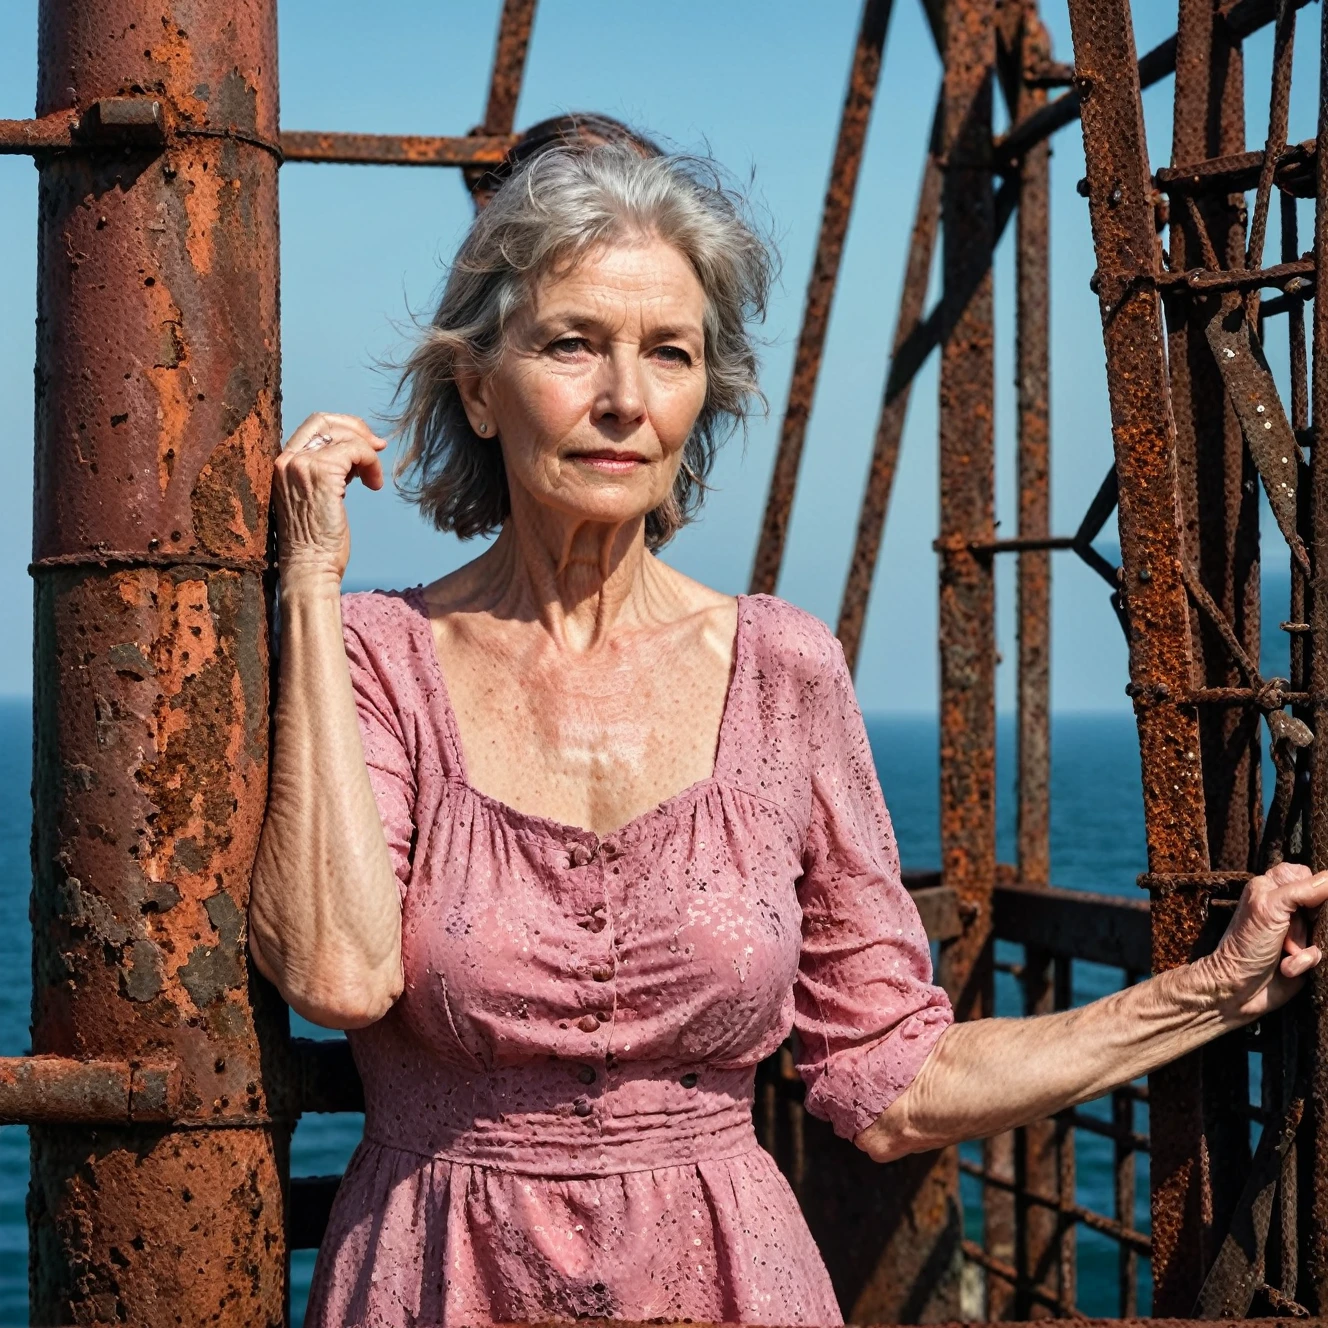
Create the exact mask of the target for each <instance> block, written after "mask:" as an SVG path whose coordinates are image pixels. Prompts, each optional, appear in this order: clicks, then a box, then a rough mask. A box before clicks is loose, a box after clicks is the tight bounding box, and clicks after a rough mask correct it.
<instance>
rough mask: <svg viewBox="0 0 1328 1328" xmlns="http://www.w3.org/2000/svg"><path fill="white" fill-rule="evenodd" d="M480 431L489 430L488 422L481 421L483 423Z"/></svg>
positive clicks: (485, 431) (486, 431)
mask: <svg viewBox="0 0 1328 1328" xmlns="http://www.w3.org/2000/svg"><path fill="white" fill-rule="evenodd" d="M480 432H481V433H488V432H489V426H488V425H487V424H483V423H481V425H480Z"/></svg>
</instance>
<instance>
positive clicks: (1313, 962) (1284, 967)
mask: <svg viewBox="0 0 1328 1328" xmlns="http://www.w3.org/2000/svg"><path fill="white" fill-rule="evenodd" d="M1321 958H1322V956H1321V954H1320V952H1319V947H1318V946H1317V945H1311V946H1307V947H1306V948H1305V949H1304V950H1302V951H1300V953H1299V954H1294V955H1287V957H1286V958H1285V959H1283V960H1282V962H1281V964H1280V965H1279V966H1278V971H1279V972H1280V973H1281V974H1282V976H1283V977H1284V978H1303V977H1304V976H1305V974H1306V973H1308V972H1309V971H1310V970H1311V969H1312V968H1316V967H1317V966H1318V963H1319V960H1320V959H1321Z"/></svg>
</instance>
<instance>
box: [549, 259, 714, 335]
mask: <svg viewBox="0 0 1328 1328" xmlns="http://www.w3.org/2000/svg"><path fill="white" fill-rule="evenodd" d="M628 307H630V308H632V309H637V310H640V311H641V312H642V313H643V314H654V315H657V316H666V317H668V318H670V319H678V318H683V319H686V320H687V321H689V322H691V323H694V324H695V326H696V328H697V329H698V330H699V329H700V327H701V323H702V320H703V317H704V312H705V291H704V289H703V288H702V286H701V283H700V281H699V280H698V278H697V276H696V272H695V270H694V269H693V267H692V265H691V263H690V262H689V261H688V259H687V257H686V255H684V254H683V253H681V252H680V251H679V250H678V249H677V248H676V247H675V246H673V245H671V244H669V243H667V242H666V241H664V240H659V239H655V238H642V239H638V240H633V241H630V242H623V243H616V244H609V245H602V246H598V247H596V248H595V249H593V250H591V251H590V252H588V253H586V254H584V255H582V256H581V257H580V258H579V259H578V260H577V261H576V262H575V263H573V264H571V265H567V266H561V267H559V268H557V269H556V270H554V271H552V272H550V273H548V274H546V275H545V276H543V277H542V278H540V279H539V280H537V281H536V282H535V283H534V287H533V289H532V291H531V300H530V313H531V315H532V316H533V317H534V318H536V319H537V320H539V321H541V322H542V321H544V320H546V319H550V318H554V319H556V318H560V317H568V316H579V317H588V318H595V317H598V316H600V315H602V314H613V313H617V314H619V315H621V313H622V312H624V311H625V310H626V309H627V308H628Z"/></svg>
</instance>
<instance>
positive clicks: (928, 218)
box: [835, 107, 941, 670]
mask: <svg viewBox="0 0 1328 1328" xmlns="http://www.w3.org/2000/svg"><path fill="white" fill-rule="evenodd" d="M939 133H940V109H939V107H938V108H937V111H936V114H935V115H934V116H933V119H932V132H931V137H930V144H929V147H928V151H927V163H926V165H925V167H924V168H923V173H922V187H921V189H919V191H918V204H917V210H916V212H915V213H914V217H913V232H912V235H911V237H910V240H909V248H908V260H907V262H906V264H905V267H904V284H903V287H902V289H901V291H900V294H899V314H898V317H897V318H896V320H895V337H894V345H893V347H892V349H891V352H890V368H889V370H888V372H887V373H886V383H885V393H884V397H883V399H882V402H881V413H880V416H879V418H878V419H877V422H876V438H875V441H874V443H873V445H872V456H871V463H870V465H869V467H868V470H867V483H866V487H865V488H864V490H863V494H862V505H861V507H860V509H859V511H858V530H857V536H856V538H855V539H854V542H853V555H852V557H851V558H850V560H849V567H848V579H847V581H846V583H845V585H844V597H843V599H842V601H841V602H840V606H839V623H838V626H837V627H836V629H835V634H836V636H838V637H839V643H840V645H842V646H843V647H844V658H845V659H846V660H847V661H848V666H849V668H850V669H851V670H856V669H857V664H858V652H859V651H860V649H861V647H862V633H863V628H864V626H865V624H866V619H867V605H868V603H869V602H870V600H871V588H872V583H873V581H874V579H875V576H876V560H877V558H878V557H879V555H880V551H881V539H882V536H883V534H884V530H885V516H886V513H887V511H889V508H890V491H891V490H892V489H893V487H894V479H895V470H896V467H897V466H898V464H899V444H900V442H901V440H902V439H903V436H904V423H905V421H906V419H907V418H908V401H909V395H910V391H911V388H912V385H913V375H911V374H910V375H909V376H908V377H907V378H906V379H905V380H904V381H903V382H902V383H900V382H898V381H897V379H896V373H895V367H896V365H897V364H898V363H899V359H900V355H901V353H902V351H903V349H904V347H905V346H908V345H909V344H910V343H911V342H912V341H913V340H914V338H916V337H917V336H918V334H919V331H920V330H921V328H922V324H923V314H924V310H925V309H926V303H927V286H928V283H929V282H930V279H931V268H932V258H933V256H934V254H935V250H936V232H937V229H938V227H939V225H940V220H941V167H940V162H939V160H938V157H937V154H938V151H939V146H940V145H939Z"/></svg>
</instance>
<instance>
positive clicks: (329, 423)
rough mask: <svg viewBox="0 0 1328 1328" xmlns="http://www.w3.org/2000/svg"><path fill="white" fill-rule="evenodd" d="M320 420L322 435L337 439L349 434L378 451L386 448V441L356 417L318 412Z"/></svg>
mask: <svg viewBox="0 0 1328 1328" xmlns="http://www.w3.org/2000/svg"><path fill="white" fill-rule="evenodd" d="M320 418H321V419H322V421H323V425H324V428H323V430H322V432H324V433H330V434H332V435H333V436H334V437H337V438H340V437H341V436H342V434H343V433H349V434H352V435H353V436H354V437H356V438H363V439H364V441H365V442H366V443H370V444H371V445H373V446H374V447H375V448H376V449H377V450H378V451H382V449H383V448H385V447H386V446H387V439H385V438H380V437H379V436H378V435H377V434H376V433H374V431H373V430H372V429H371V428H370V427H369V426H368V425H367V424H366V423H365V422H364V421H363V420H362V419H361V418H360V417H359V416H358V415H340V414H338V413H337V412H336V411H326V410H325V411H322V412H320Z"/></svg>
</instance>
